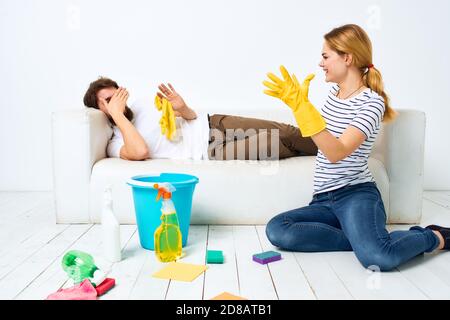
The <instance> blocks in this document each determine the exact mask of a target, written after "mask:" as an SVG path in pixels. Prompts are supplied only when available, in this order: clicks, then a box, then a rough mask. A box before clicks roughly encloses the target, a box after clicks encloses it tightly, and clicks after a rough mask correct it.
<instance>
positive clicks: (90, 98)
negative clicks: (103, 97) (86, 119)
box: [83, 77, 134, 125]
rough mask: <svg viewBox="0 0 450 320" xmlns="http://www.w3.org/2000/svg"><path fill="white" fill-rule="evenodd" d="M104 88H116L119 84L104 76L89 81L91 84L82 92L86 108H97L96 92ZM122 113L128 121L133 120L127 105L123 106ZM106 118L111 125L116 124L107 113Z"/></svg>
mask: <svg viewBox="0 0 450 320" xmlns="http://www.w3.org/2000/svg"><path fill="white" fill-rule="evenodd" d="M105 88H116V89H118V88H119V86H118V85H117V82H115V81H114V80H111V79H109V78H106V77H99V78H98V79H97V80H95V81H94V82H91V84H90V85H89V88H88V89H87V91H86V93H85V94H84V98H83V103H84V105H85V106H86V107H88V108H94V109H99V107H98V102H97V93H98V92H99V91H100V90H102V89H105ZM124 115H125V117H126V118H127V119H128V120H129V121H131V120H133V117H134V114H133V111H132V110H131V109H130V108H128V106H125V112H124ZM108 119H109V121H110V122H111V123H112V124H113V125H116V124H115V122H114V120H113V119H112V117H111V116H110V115H108Z"/></svg>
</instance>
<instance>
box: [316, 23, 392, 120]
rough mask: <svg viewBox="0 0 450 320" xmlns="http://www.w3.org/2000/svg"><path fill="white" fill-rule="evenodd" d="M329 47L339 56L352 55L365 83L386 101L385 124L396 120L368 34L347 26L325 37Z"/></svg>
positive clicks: (356, 27) (358, 28)
mask: <svg viewBox="0 0 450 320" xmlns="http://www.w3.org/2000/svg"><path fill="white" fill-rule="evenodd" d="M324 38H325V41H326V43H327V45H328V46H329V47H330V48H331V49H332V50H334V51H336V52H337V53H338V54H340V55H343V54H351V55H352V57H353V60H352V64H353V65H354V66H356V67H357V68H358V69H359V70H360V71H361V76H362V79H363V83H364V85H365V86H366V87H369V88H370V89H372V90H373V91H375V92H376V93H378V94H379V95H380V96H381V97H382V98H383V99H384V106H385V111H384V116H383V122H389V121H392V120H394V119H395V117H396V116H397V112H396V111H395V110H394V109H392V107H391V105H390V100H389V97H388V95H387V94H386V92H384V85H383V78H382V77H381V73H380V71H379V70H378V69H376V68H375V67H374V66H373V62H372V42H371V41H370V39H369V36H368V35H367V33H366V32H365V31H364V30H363V29H362V28H361V27H360V26H358V25H356V24H346V25H343V26H341V27H338V28H334V29H333V30H331V31H330V32H328V33H327V34H325V35H324Z"/></svg>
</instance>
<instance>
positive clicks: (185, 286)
mask: <svg viewBox="0 0 450 320" xmlns="http://www.w3.org/2000/svg"><path fill="white" fill-rule="evenodd" d="M207 236H208V226H198V225H192V226H190V227H189V236H188V242H187V245H186V247H185V248H183V252H184V254H185V256H184V257H183V258H181V259H180V260H179V261H180V262H184V263H192V264H201V265H205V259H206V241H207ZM204 277H205V275H204V274H201V275H200V276H199V277H198V278H196V279H195V280H194V281H192V282H182V281H174V280H171V281H170V283H169V289H168V291H167V296H166V299H168V300H186V299H191V300H202V299H203V280H204Z"/></svg>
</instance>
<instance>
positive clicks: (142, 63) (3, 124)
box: [0, 0, 450, 190]
mask: <svg viewBox="0 0 450 320" xmlns="http://www.w3.org/2000/svg"><path fill="white" fill-rule="evenodd" d="M344 5H345V6H344ZM449 18H450V1H448V0H433V1H406V0H385V1H381V0H370V1H369V0H346V1H334V0H322V1H299V0H276V1H275V0H273V1H268V0H191V1H186V0H164V1H156V0H150V1H138V0H130V1H117V0H114V1H111V0H109V1H106V0H102V1H88V0H39V1H36V0H0V88H1V89H0V111H1V116H0V139H1V141H0V148H1V157H0V190H51V189H52V179H51V168H52V164H51V156H50V154H51V131H50V115H51V112H52V111H56V110H63V109H73V108H83V104H82V97H83V94H84V92H85V90H86V88H87V85H88V84H89V82H91V81H93V80H94V79H96V78H97V77H98V76H99V75H105V76H109V77H111V78H113V79H115V80H116V81H118V82H119V84H120V85H124V86H126V87H127V88H128V89H129V90H131V92H132V94H131V97H130V100H133V98H136V97H141V96H142V95H148V96H149V97H152V96H153V95H154V93H155V91H156V90H155V89H156V85H157V84H158V83H159V82H161V81H164V82H166V81H171V82H172V83H173V84H174V85H175V87H176V88H177V89H178V91H179V92H180V93H182V94H183V96H184V97H185V99H186V100H187V101H188V103H189V104H190V105H191V106H193V107H195V108H196V109H199V110H210V111H216V112H217V111H221V112H228V111H229V112H231V111H232V110H235V109H241V110H242V112H243V113H245V109H249V108H261V109H263V110H265V111H267V114H268V115H269V114H270V113H274V112H288V111H287V110H283V111H281V109H280V108H281V107H280V105H279V104H274V101H273V99H270V98H269V97H267V96H265V95H264V94H262V90H263V86H262V84H261V82H262V80H264V78H265V73H266V72H267V71H276V69H277V67H278V65H279V64H281V63H283V64H285V65H286V66H287V67H288V68H289V69H290V70H291V71H293V72H296V74H297V75H298V76H299V77H304V76H305V75H306V74H307V73H309V72H316V75H317V76H316V79H315V80H314V81H313V83H312V86H311V100H312V101H313V102H314V103H316V105H320V104H321V103H323V100H324V97H325V95H326V92H327V90H328V85H327V84H326V83H325V82H324V77H323V74H322V72H321V71H320V69H319V68H318V66H317V64H318V62H319V60H320V54H321V48H322V43H323V34H325V33H326V32H328V31H329V30H331V29H332V28H333V27H336V26H339V25H342V24H344V23H356V24H359V25H361V26H362V27H363V28H365V29H366V30H367V31H368V33H369V35H370V36H371V39H372V42H373V45H374V64H375V65H376V66H377V68H379V69H380V70H381V72H382V74H383V76H384V79H385V85H386V89H387V92H388V93H389V94H390V96H391V98H392V103H393V105H394V106H395V107H398V108H415V109H420V110H423V111H425V112H426V114H427V131H426V134H427V136H426V159H425V161H426V163H425V186H426V188H427V189H447V190H448V189H450V169H449V165H448V159H449V145H450V144H449V143H448V141H447V136H446V134H447V131H448V124H447V122H448V119H450V103H449V101H450V81H449V79H448V73H449V71H450V68H449V57H450V44H449V40H448V39H450V22H449V21H450V19H449Z"/></svg>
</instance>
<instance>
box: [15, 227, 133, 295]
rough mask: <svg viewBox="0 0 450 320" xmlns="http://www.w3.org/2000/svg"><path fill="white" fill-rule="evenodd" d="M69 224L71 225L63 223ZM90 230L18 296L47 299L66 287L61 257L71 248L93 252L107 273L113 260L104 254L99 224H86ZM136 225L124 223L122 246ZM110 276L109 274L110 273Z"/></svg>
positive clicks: (97, 263)
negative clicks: (51, 294)
mask: <svg viewBox="0 0 450 320" xmlns="http://www.w3.org/2000/svg"><path fill="white" fill-rule="evenodd" d="M63 226H69V225H63ZM85 226H88V227H89V230H88V231H87V232H86V233H84V234H83V235H82V236H81V237H80V238H79V239H78V241H76V242H75V243H73V244H72V245H71V246H69V247H68V248H66V250H64V251H62V252H61V253H60V254H59V255H58V256H57V257H56V259H55V260H54V261H53V263H52V264H51V265H50V266H49V267H48V268H47V269H46V270H45V271H44V272H42V273H41V274H40V275H39V276H38V277H37V278H36V279H34V280H33V281H32V282H31V283H30V284H29V285H28V286H27V287H26V288H25V289H24V290H22V291H21V292H20V293H19V294H18V295H17V296H16V299H18V300H24V299H25V300H29V299H45V298H46V297H47V296H48V295H49V294H50V293H52V292H56V291H57V290H58V289H60V288H62V287H64V285H65V283H66V281H67V279H68V278H67V275H66V273H65V272H64V270H63V269H62V267H61V259H62V257H63V255H64V254H65V253H66V252H67V251H69V250H81V251H85V252H87V253H89V254H91V255H92V256H93V258H94V261H95V264H96V265H97V266H98V267H99V268H100V269H101V270H102V271H104V272H105V273H108V271H109V270H110V269H111V264H112V263H111V262H109V261H107V260H106V259H105V258H104V257H103V255H102V242H101V237H99V233H100V228H101V226H99V225H85ZM135 230H136V226H135V225H122V226H121V228H120V235H121V245H122V248H123V247H125V245H126V244H127V243H128V241H129V239H130V237H131V235H132V234H133V233H134V232H135ZM108 276H109V275H108Z"/></svg>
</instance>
